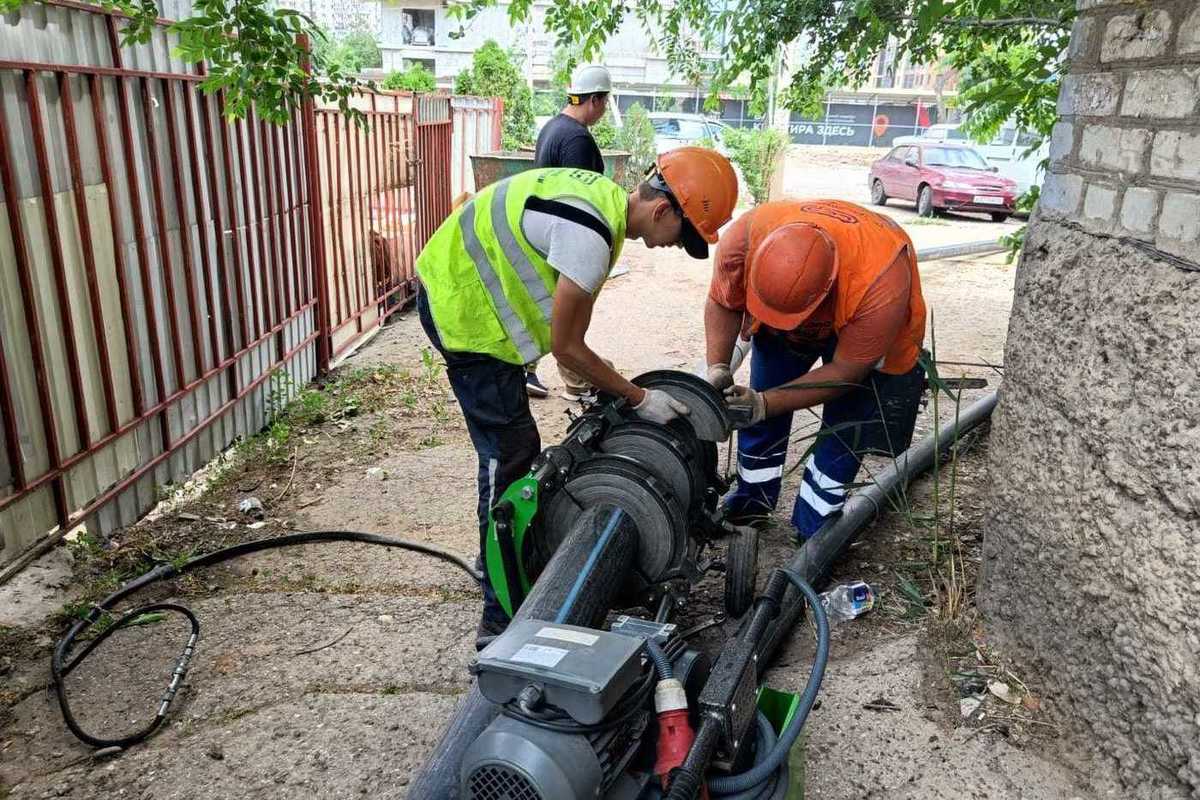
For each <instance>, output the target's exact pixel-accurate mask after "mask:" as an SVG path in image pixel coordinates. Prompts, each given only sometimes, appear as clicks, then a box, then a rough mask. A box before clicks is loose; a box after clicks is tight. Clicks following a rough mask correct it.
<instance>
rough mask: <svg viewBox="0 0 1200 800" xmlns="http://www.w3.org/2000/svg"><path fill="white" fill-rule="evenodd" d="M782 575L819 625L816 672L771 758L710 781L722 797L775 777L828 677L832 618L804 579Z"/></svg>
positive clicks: (787, 571)
mask: <svg viewBox="0 0 1200 800" xmlns="http://www.w3.org/2000/svg"><path fill="white" fill-rule="evenodd" d="M779 571H780V572H782V573H783V574H784V575H786V576H787V579H788V580H789V581H791V583H792V585H793V586H795V587H796V589H798V590H799V591H800V593H801V594H803V595H804V598H805V599H806V600H807V601H808V605H809V607H810V608H812V612H813V619H814V620H815V621H816V623H817V653H816V656H815V657H814V658H813V667H812V672H811V673H809V676H808V683H807V684H805V686H804V693H803V694H801V695H800V704H799V706H798V707H797V708H796V713H795V714H793V715H792V719H791V721H790V722H788V725H787V727H786V728H784V729H783V731H782V732H780V734H779V740H778V741H777V742H776V743H775V747H774V748H772V749H771V752H770V753H769V754H768V755H767V757H766V758H765V759H764V760H763V761H761V762H759V763H757V764H755V765H754V766H753V767H751V768H750V769H748V770H746V771H745V772H743V773H741V774H740V775H722V776H717V777H714V778H711V779H709V781H708V788H709V791H710V792H712V794H714V795H716V796H718V797H724V796H729V795H735V796H736V795H737V793H739V792H745V791H747V790H749V789H751V788H754V787H757V786H759V785H760V784H762V783H764V782H766V781H767V780H769V779H770V778H771V777H772V775H773V774H774V772H775V770H776V769H777V768H778V767H779V765H780V764H783V763H785V762H786V761H787V757H788V753H790V752H791V749H792V746H793V745H795V743H796V739H798V738H799V737H800V731H801V730H802V729H803V728H804V723H805V721H806V720H807V719H808V714H809V712H810V711H812V707H813V703H814V702H816V699H817V691H818V690H819V689H820V688H821V680H822V679H823V678H824V677H825V665H826V663H828V661H829V617H828V616H826V614H825V607H824V606H823V605H822V604H821V598H820V596H818V595H817V592H816V590H815V589H813V588H812V587H811V586H809V584H808V582H807V581H805V580H804V578H802V577H800V575H798V574H797V573H796V572H795V571H793V570H791V569H788V568H787V567H781V568H779ZM671 797H672V800H676V799H675V796H674V794H672V795H671ZM689 800H690V798H689Z"/></svg>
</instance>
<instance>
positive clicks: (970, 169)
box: [868, 141, 1017, 222]
mask: <svg viewBox="0 0 1200 800" xmlns="http://www.w3.org/2000/svg"><path fill="white" fill-rule="evenodd" d="M868 181H869V183H868V185H869V186H870V189H871V201H872V202H873V203H875V204H876V205H880V206H881V205H884V204H885V203H887V201H888V200H889V199H890V198H893V197H895V198H899V199H901V200H913V201H915V202H916V204H917V213H918V214H920V215H921V216H923V217H931V216H933V215H934V213H935V212H936V211H939V210H947V211H972V212H978V213H984V214H990V215H991V217H992V219H993V220H995V221H996V222H1003V221H1004V220H1006V219H1008V218H1009V216H1011V215H1012V213H1013V211H1014V210H1015V206H1016V199H1017V184H1016V182H1014V181H1012V180H1010V179H1009V178H1004V177H1001V176H1000V175H997V174H996V168H995V167H994V166H992V165H990V164H988V162H987V159H985V158H984V157H983V156H982V155H980V153H979V151H978V150H976V149H975V148H973V147H968V146H966V145H961V144H956V143H951V142H924V141H922V142H918V143H916V144H902V145H898V146H896V147H893V148H892V150H891V152H890V153H888V154H887V155H886V156H884V157H883V158H881V159H879V160H878V161H876V162H875V163H874V164H872V165H871V171H870V174H869V178H868Z"/></svg>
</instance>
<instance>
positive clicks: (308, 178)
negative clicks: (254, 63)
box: [296, 34, 333, 374]
mask: <svg viewBox="0 0 1200 800" xmlns="http://www.w3.org/2000/svg"><path fill="white" fill-rule="evenodd" d="M296 41H297V44H299V45H300V47H301V48H303V50H304V52H305V54H306V56H305V58H304V64H303V66H304V71H305V72H307V73H309V74H311V73H312V64H311V63H310V62H309V60H308V57H307V53H308V51H309V42H308V37H307V36H306V35H304V34H301V35H299V36H298V37H296ZM300 113H301V118H302V127H303V139H304V178H305V186H306V187H307V191H308V224H309V228H310V233H309V238H310V240H311V241H312V247H311V248H310V249H309V264H308V268H309V269H310V270H311V275H312V287H313V296H314V300H315V303H316V304H315V306H314V310H315V311H316V315H315V316H316V328H317V330H316V333H317V372H318V374H324V373H326V372H328V371H329V361H330V350H331V348H332V344H333V343H332V331H331V330H330V322H329V286H328V280H329V276H328V275H327V274H326V270H325V266H326V265H325V222H324V218H323V215H322V209H321V167H320V164H318V163H317V112H316V102H315V101H314V100H313V98H312V96H311V95H310V96H308V97H305V98H304V101H303V104H302V105H301V110H300Z"/></svg>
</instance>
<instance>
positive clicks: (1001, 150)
mask: <svg viewBox="0 0 1200 800" xmlns="http://www.w3.org/2000/svg"><path fill="white" fill-rule="evenodd" d="M931 141H933V142H963V143H964V144H968V145H970V146H972V147H974V148H975V149H976V150H978V151H979V152H980V154H981V155H982V156H983V157H984V158H986V159H987V160H988V163H989V164H991V165H992V166H994V167H997V168H998V169H999V170H1000V174H1001V175H1003V176H1004V177H1005V178H1009V179H1011V180H1013V181H1015V182H1016V184H1017V197H1020V196H1021V195H1023V194H1025V192H1027V191H1029V189H1030V187H1031V186H1033V185H1034V184H1036V183H1040V182H1041V179H1042V162H1043V161H1045V160H1046V157H1047V156H1048V155H1049V154H1050V142H1049V140H1045V141H1043V142H1042V145H1041V147H1039V148H1038V149H1037V150H1034V151H1033V152H1030V151H1029V148H1030V146H1031V145H1032V144H1033V143H1034V142H1036V141H1037V136H1036V135H1034V134H1032V133H1030V132H1029V131H1026V130H1024V129H1021V128H1018V127H1016V126H1015V125H1013V124H1005V126H1004V127H1003V128H1001V129H1000V132H999V133H997V134H996V137H995V138H994V139H992V140H991V141H990V142H988V143H987V144H979V143H978V142H971V141H970V140H969V138H968V137H967V135H966V134H965V133H963V132H962V131H961V129H960V128H959V126H958V125H950V124H943V125H933V126H931V127H929V128H928V129H927V130H926V131H925V132H924V133H922V134H921V135H920V136H897V137H896V138H895V139H894V140H893V141H892V145H893V146H896V145H901V144H920V143H922V142H931Z"/></svg>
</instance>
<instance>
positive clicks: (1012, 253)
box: [1000, 165, 1045, 264]
mask: <svg viewBox="0 0 1200 800" xmlns="http://www.w3.org/2000/svg"><path fill="white" fill-rule="evenodd" d="M1044 167H1045V165H1043V168H1044ZM1041 193H1042V188H1041V187H1040V186H1036V185H1034V186H1030V187H1029V191H1027V192H1025V194H1023V195H1021V196H1020V197H1018V198H1017V211H1022V212H1024V213H1026V214H1031V213H1033V207H1034V206H1036V205H1037V201H1038V198H1039V197H1040V196H1041ZM1028 228H1029V226H1028V225H1022V226H1021V227H1020V228H1017V229H1016V230H1015V231H1013V232H1012V233H1006V234H1004V235H1003V236H1001V237H1000V244H1002V245H1004V246H1005V247H1007V248H1008V253H1007V254H1006V255H1005V257H1004V263H1005V264H1011V263H1012V262H1014V261H1016V259H1017V256H1019V255H1021V250H1022V249H1023V248H1024V247H1025V233H1026V231H1027V230H1028Z"/></svg>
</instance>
